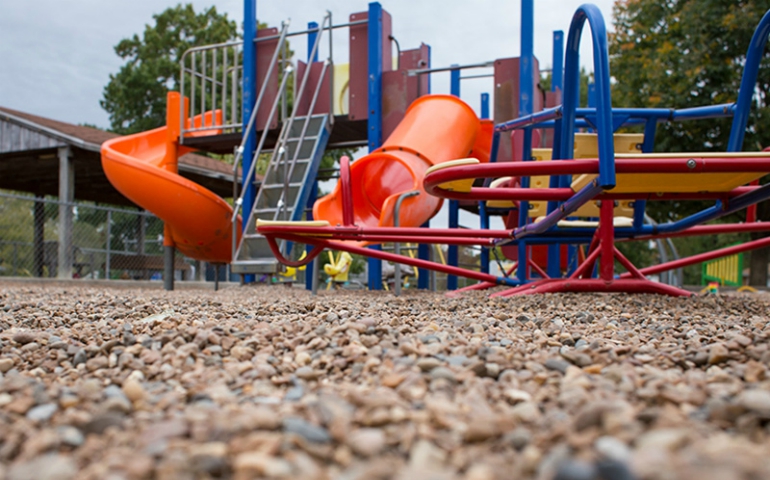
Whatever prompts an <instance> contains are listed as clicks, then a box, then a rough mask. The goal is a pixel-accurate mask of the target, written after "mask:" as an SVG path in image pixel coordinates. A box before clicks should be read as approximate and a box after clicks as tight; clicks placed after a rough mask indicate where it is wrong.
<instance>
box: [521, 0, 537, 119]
mask: <svg viewBox="0 0 770 480" xmlns="http://www.w3.org/2000/svg"><path fill="white" fill-rule="evenodd" d="M534 11H535V8H534V2H533V0H522V2H521V58H520V59H519V116H522V115H529V114H530V113H532V98H533V96H534V90H535V86H534V84H533V78H532V77H533V68H534V65H533V64H534V55H533V52H534V22H535V14H534Z"/></svg>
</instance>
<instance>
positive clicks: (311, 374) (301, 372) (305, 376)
mask: <svg viewBox="0 0 770 480" xmlns="http://www.w3.org/2000/svg"><path fill="white" fill-rule="evenodd" d="M294 374H295V375H296V376H297V377H299V378H301V379H302V380H316V379H317V378H318V377H320V376H321V375H322V373H321V372H318V371H316V370H313V368H312V367H300V368H298V369H297V370H296V371H295V372H294Z"/></svg>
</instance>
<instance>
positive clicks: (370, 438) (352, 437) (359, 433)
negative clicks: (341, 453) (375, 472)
mask: <svg viewBox="0 0 770 480" xmlns="http://www.w3.org/2000/svg"><path fill="white" fill-rule="evenodd" d="M346 444H347V445H348V446H349V447H350V449H351V450H353V451H354V452H355V453H356V454H357V455H361V456H362V457H371V456H373V455H377V454H378V453H380V452H381V451H382V449H383V448H385V433H384V432H383V431H382V430H381V429H379V428H359V429H356V430H353V431H352V432H350V434H349V435H348V437H347V440H346Z"/></svg>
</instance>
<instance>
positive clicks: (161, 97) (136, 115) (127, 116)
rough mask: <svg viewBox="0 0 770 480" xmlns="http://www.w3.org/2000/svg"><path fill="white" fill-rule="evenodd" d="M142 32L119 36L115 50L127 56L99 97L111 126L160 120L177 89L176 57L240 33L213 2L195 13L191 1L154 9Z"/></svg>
mask: <svg viewBox="0 0 770 480" xmlns="http://www.w3.org/2000/svg"><path fill="white" fill-rule="evenodd" d="M153 19H154V20H155V23H154V25H146V26H145V29H144V34H143V35H142V37H141V38H140V37H139V35H134V36H133V37H131V38H126V39H123V40H121V41H120V43H118V44H117V45H116V46H115V53H117V54H118V56H119V57H120V58H123V59H125V60H126V64H125V65H123V66H122V67H121V68H120V71H119V72H118V73H117V74H114V75H110V81H109V83H108V84H107V86H106V87H104V92H103V99H102V100H101V101H100V102H99V103H100V105H101V106H102V108H104V109H105V110H106V111H107V113H108V114H109V116H110V127H111V130H113V131H114V132H117V133H121V134H129V133H135V132H140V131H143V130H149V129H152V128H156V127H158V126H161V125H164V124H165V121H166V93H167V92H168V91H169V90H179V60H180V59H181V57H182V54H184V52H185V51H187V50H188V49H189V48H191V47H195V46H201V45H209V44H213V43H221V42H227V41H231V40H235V39H237V38H239V37H240V35H239V33H238V30H237V25H236V23H235V21H232V20H230V19H228V18H227V14H226V13H225V14H219V13H218V12H217V9H216V7H210V8H208V9H206V10H204V11H203V12H202V13H196V12H195V10H194V9H193V6H192V4H187V5H181V4H180V5H177V6H176V7H173V8H168V9H166V10H165V11H164V12H162V13H160V14H157V15H153Z"/></svg>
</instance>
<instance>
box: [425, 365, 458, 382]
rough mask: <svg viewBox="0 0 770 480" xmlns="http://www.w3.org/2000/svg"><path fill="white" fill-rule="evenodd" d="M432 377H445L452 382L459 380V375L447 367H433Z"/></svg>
mask: <svg viewBox="0 0 770 480" xmlns="http://www.w3.org/2000/svg"><path fill="white" fill-rule="evenodd" d="M430 378H433V379H436V378H443V379H445V380H449V381H450V382H452V383H455V382H457V375H455V373H454V372H453V371H452V370H450V369H448V368H447V367H436V368H434V369H432V370H431V371H430Z"/></svg>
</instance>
